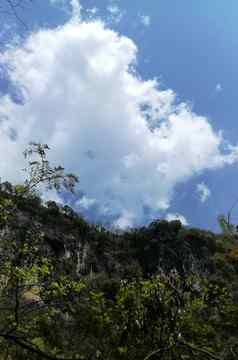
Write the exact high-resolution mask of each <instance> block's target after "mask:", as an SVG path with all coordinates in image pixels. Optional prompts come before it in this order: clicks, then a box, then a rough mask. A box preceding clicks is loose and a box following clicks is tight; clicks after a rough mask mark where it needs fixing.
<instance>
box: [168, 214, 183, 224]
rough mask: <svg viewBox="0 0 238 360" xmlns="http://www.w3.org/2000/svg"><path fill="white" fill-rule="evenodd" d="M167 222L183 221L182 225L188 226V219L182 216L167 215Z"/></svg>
mask: <svg viewBox="0 0 238 360" xmlns="http://www.w3.org/2000/svg"><path fill="white" fill-rule="evenodd" d="M166 220H167V221H173V220H179V221H181V223H182V224H183V225H184V226H187V225H188V221H187V219H186V218H185V217H184V216H183V215H181V214H170V213H169V214H167V215H166Z"/></svg>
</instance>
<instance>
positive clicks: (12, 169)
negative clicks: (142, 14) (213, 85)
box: [0, 0, 238, 228]
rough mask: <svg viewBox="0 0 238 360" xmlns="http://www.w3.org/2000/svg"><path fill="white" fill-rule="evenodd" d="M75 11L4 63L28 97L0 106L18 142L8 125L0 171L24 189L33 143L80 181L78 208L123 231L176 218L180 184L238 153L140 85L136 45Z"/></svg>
mask: <svg viewBox="0 0 238 360" xmlns="http://www.w3.org/2000/svg"><path fill="white" fill-rule="evenodd" d="M71 5H72V6H73V17H72V19H70V21H69V22H67V23H66V24H64V25H61V26H58V27H57V28H55V29H41V30H39V31H35V32H33V33H32V34H30V36H29V37H28V38H27V39H26V41H25V43H24V44H22V45H21V46H16V47H12V48H11V49H8V50H7V51H5V52H4V53H3V54H2V56H1V58H0V63H1V65H2V66H5V67H6V70H7V73H8V77H9V79H10V81H11V82H12V84H13V85H14V86H16V87H17V88H18V89H19V91H20V90H24V92H26V93H27V94H28V96H27V98H26V101H24V103H22V104H17V103H16V102H15V101H14V99H12V98H11V96H9V94H4V95H3V96H2V97H1V98H0V113H1V115H2V116H5V117H7V118H8V119H9V120H8V121H9V128H11V129H14V131H16V134H18V136H17V138H16V140H15V141H14V144H12V140H11V139H10V136H9V134H7V133H6V132H4V131H3V130H4V129H3V128H2V125H1V124H0V140H1V141H0V173H1V174H4V175H5V177H6V178H7V179H8V180H10V181H17V179H18V177H19V171H18V170H17V169H20V168H22V167H23V166H22V159H21V154H22V151H23V150H24V148H25V147H26V145H27V143H28V142H29V141H31V140H34V141H40V142H44V143H48V144H49V146H50V147H51V148H52V153H51V155H50V156H51V158H50V160H53V162H55V163H56V164H62V165H63V166H64V167H65V168H66V169H67V170H68V171H70V172H73V173H75V174H79V177H80V183H79V189H80V191H81V192H82V194H83V195H82V196H81V198H80V199H77V201H76V202H75V204H74V205H75V207H76V208H77V207H78V208H80V209H85V211H88V212H90V209H94V210H93V211H94V212H95V211H97V218H100V217H101V218H102V219H104V220H105V221H106V222H107V221H111V224H112V225H113V226H116V227H120V228H127V227H131V226H135V225H141V224H144V223H146V222H148V221H149V220H151V219H153V218H156V217H160V214H161V212H165V211H167V212H168V209H169V207H170V204H171V202H172V201H173V193H174V189H175V187H176V185H177V184H180V183H185V182H186V181H187V180H189V179H190V178H192V177H195V176H196V175H197V174H201V173H202V172H203V171H205V170H215V169H218V168H222V167H224V166H225V165H232V164H234V163H235V162H237V160H238V146H237V145H235V146H232V145H230V144H229V142H227V144H228V145H229V146H228V148H229V150H228V151H227V152H224V151H223V150H222V146H223V144H224V139H223V137H222V135H221V133H220V132H216V131H215V130H214V129H213V128H212V126H211V124H210V122H209V120H208V119H207V118H206V117H203V116H199V115H198V114H196V113H194V112H193V111H192V109H191V107H190V106H189V105H188V104H185V103H179V101H178V100H177V99H178V98H177V95H176V94H175V93H174V92H173V91H172V90H171V89H165V90H162V89H161V88H160V84H159V82H158V81H157V80H156V79H151V80H144V79H142V78H141V77H140V75H139V74H138V73H137V72H136V70H135V67H134V65H135V64H136V61H137V59H138V47H137V45H136V44H135V43H134V42H133V41H132V40H131V39H130V38H128V37H126V36H122V35H120V34H118V33H117V32H116V31H115V30H112V29H110V28H109V26H108V25H107V26H106V25H105V23H103V22H102V21H96V20H92V21H88V22H84V21H83V20H81V21H79V20H80V11H81V7H80V4H79V3H78V2H77V1H76V0H73V1H71ZM75 20H77V21H75ZM105 64H106V66H105ZM6 153H7V154H8V157H7V159H6V157H5V154H6ZM72 205H73V204H72ZM95 209H96V210H95ZM145 209H147V210H146V211H145ZM172 215H173V214H172ZM167 216H170V218H171V214H168V215H167ZM179 216H180V215H179ZM176 217H177V215H176ZM112 219H113V220H112ZM181 219H182V218H181ZM183 221H186V219H183Z"/></svg>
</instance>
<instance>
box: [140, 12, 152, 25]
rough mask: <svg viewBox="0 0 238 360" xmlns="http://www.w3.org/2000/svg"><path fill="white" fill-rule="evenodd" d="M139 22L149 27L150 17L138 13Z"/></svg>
mask: <svg viewBox="0 0 238 360" xmlns="http://www.w3.org/2000/svg"><path fill="white" fill-rule="evenodd" d="M140 22H141V24H142V25H143V26H146V27H149V26H150V25H151V17H150V16H149V15H140Z"/></svg>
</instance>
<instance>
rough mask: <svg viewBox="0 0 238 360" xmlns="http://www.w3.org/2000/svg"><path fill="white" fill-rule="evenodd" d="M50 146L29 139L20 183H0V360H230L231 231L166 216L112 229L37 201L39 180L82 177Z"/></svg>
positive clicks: (237, 354)
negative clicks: (54, 158) (52, 157)
mask: <svg viewBox="0 0 238 360" xmlns="http://www.w3.org/2000/svg"><path fill="white" fill-rule="evenodd" d="M47 150H48V147H47V146H46V145H41V144H31V146H30V148H29V149H28V150H27V151H26V153H25V155H26V157H27V159H28V166H27V177H26V181H25V183H24V184H23V185H17V186H14V185H11V184H10V183H3V184H1V189H0V310H1V311H0V359H8V360H16V359H17V360H18V359H19V360H21V359H22V360H23V359H30V360H31V359H32V360H35V359H51V360H57V359H85V360H86V359H88V360H89V359H101V360H114V359H115V360H116V359H122V360H132V359H137V360H148V359H152V360H153V359H165V360H167V359H168V360H186V359H217V360H232V359H233V360H235V359H237V358H238V289H237V275H238V240H237V238H236V235H235V233H233V232H229V231H224V232H223V233H222V234H214V233H212V232H209V231H203V230H200V229H193V228H188V227H184V226H182V224H181V223H180V222H179V221H171V222H168V221H165V220H155V221H154V222H152V223H151V224H150V225H149V226H147V227H143V228H139V229H131V230H129V231H126V232H123V233H121V232H120V233H119V232H115V231H114V232H113V231H110V230H108V229H105V228H103V227H101V226H96V225H91V224H89V223H87V222H86V221H85V220H84V219H83V218H82V217H81V216H80V215H78V214H76V213H75V212H74V211H73V210H72V209H71V208H69V207H68V206H60V205H57V204H56V203H55V202H53V201H49V202H48V203H46V204H43V203H42V201H41V198H40V197H39V195H37V193H36V188H37V186H38V185H39V184H40V185H46V186H47V187H48V188H50V189H52V188H54V189H56V190H60V189H61V188H62V187H64V188H65V189H67V190H69V191H73V190H74V186H75V184H76V182H77V181H78V179H77V177H75V176H74V175H72V174H68V175H65V173H64V169H63V168H62V167H53V168H52V167H51V166H50V164H49V162H48V161H47V158H46V152H47ZM223 220H224V219H223Z"/></svg>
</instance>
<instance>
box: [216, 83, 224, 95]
mask: <svg viewBox="0 0 238 360" xmlns="http://www.w3.org/2000/svg"><path fill="white" fill-rule="evenodd" d="M215 91H216V92H217V93H219V92H222V91H223V87H222V85H221V84H220V83H218V84H216V88H215Z"/></svg>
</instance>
